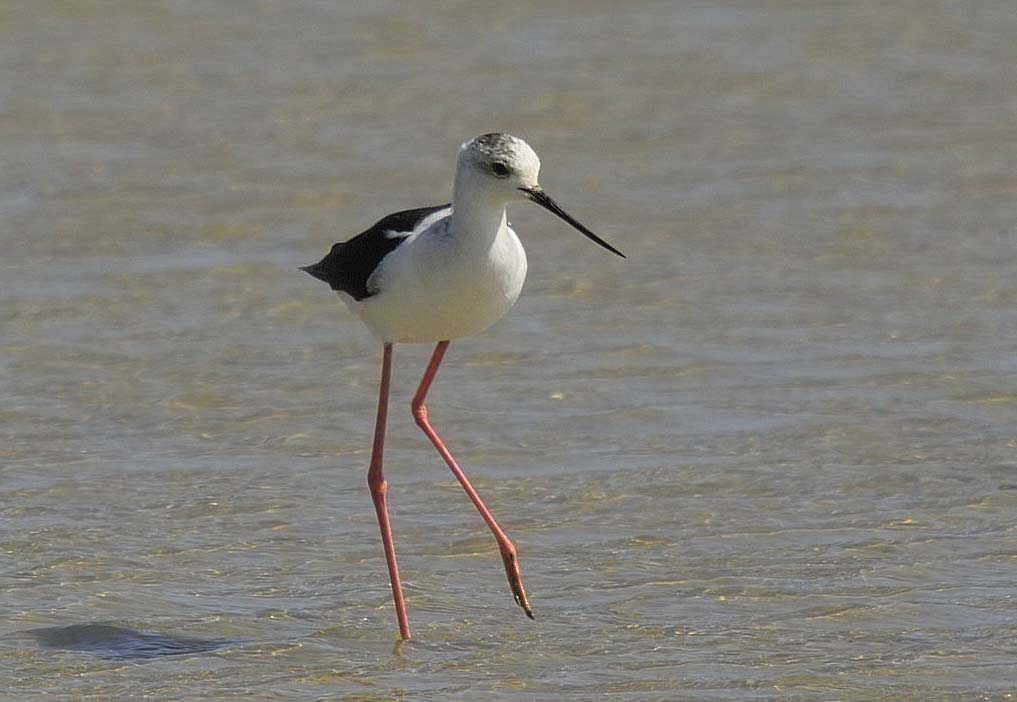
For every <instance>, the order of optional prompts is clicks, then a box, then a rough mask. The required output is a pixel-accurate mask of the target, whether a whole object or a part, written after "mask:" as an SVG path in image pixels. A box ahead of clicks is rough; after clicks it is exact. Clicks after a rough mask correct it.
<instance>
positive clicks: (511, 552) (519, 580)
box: [501, 548, 533, 619]
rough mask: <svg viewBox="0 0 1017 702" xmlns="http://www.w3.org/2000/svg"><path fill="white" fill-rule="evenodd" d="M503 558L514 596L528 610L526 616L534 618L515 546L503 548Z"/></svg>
mask: <svg viewBox="0 0 1017 702" xmlns="http://www.w3.org/2000/svg"><path fill="white" fill-rule="evenodd" d="M501 559H502V561H504V563H505V575H507V576H508V581H509V587H510V588H512V597H513V598H515V601H516V604H517V605H519V606H520V607H522V608H523V611H524V612H526V616H527V617H529V618H530V619H533V610H532V609H531V608H530V601H529V600H528V599H526V590H525V589H523V576H522V575H520V573H519V559H518V557H517V556H516V550H515V548H507V549H502V551H501Z"/></svg>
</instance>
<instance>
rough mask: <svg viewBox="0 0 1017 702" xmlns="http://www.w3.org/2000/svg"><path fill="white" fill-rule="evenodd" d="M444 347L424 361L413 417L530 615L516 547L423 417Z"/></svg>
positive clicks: (415, 397)
mask: <svg viewBox="0 0 1017 702" xmlns="http://www.w3.org/2000/svg"><path fill="white" fill-rule="evenodd" d="M446 349H448V342H447V341H439V342H438V345H437V346H436V347H435V349H434V355H432V356H431V362H430V363H428V364H427V370H426V371H424V377H423V378H422V379H421V380H420V387H419V388H417V394H416V395H414V396H413V405H412V408H413V418H414V419H415V420H416V421H417V426H419V427H420V428H421V429H422V430H423V431H424V433H425V434H427V438H428V439H430V440H431V443H432V444H434V447H435V448H436V449H438V453H440V454H441V457H442V458H444V459H445V463H446V464H448V467H449V468H450V469H451V470H452V473H453V474H454V475H455V476H456V480H458V481H459V484H460V485H462V486H463V490H465V491H466V494H467V496H469V498H470V501H472V502H473V505H474V506H475V507H476V508H477V511H478V512H480V516H481V517H483V518H484V521H485V522H487V526H488V528H489V529H490V530H491V533H492V534H494V538H495V540H497V542H498V550H500V551H501V559H502V561H504V563H505V574H506V575H507V576H508V581H509V586H510V587H511V588H512V596H513V597H515V600H516V604H518V605H519V606H520V607H522V608H523V611H524V612H526V616H528V617H529V618H530V619H533V610H531V609H530V603H529V601H528V600H527V599H526V591H525V590H524V589H523V579H522V576H521V575H520V574H519V562H518V558H517V557H516V547H515V546H514V545H513V544H512V542H511V541H509V539H508V537H507V536H505V532H504V531H502V530H501V527H499V526H498V522H496V521H495V520H494V517H493V516H491V513H490V512H489V511H488V509H487V507H485V506H484V503H483V501H482V500H481V499H480V495H478V494H477V491H476V490H474V489H473V486H472V485H470V481H469V480H468V479H467V478H466V474H465V473H463V471H462V469H461V468H459V466H458V465H456V461H455V459H454V458H452V454H451V453H449V452H448V449H447V448H445V444H443V443H442V442H441V439H440V438H438V432H436V431H435V430H434V428H433V427H432V426H431V423H430V422H429V421H427V408H426V407H425V406H424V400H425V399H426V398H427V391H428V390H430V388H431V383H433V382H434V376H435V375H437V374H438V366H439V365H441V359H442V358H443V357H444V356H445V350H446Z"/></svg>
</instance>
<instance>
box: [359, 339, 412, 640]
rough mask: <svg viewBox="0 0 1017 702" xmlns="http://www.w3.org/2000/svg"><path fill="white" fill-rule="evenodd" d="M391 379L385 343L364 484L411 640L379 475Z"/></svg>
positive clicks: (403, 628)
mask: <svg viewBox="0 0 1017 702" xmlns="http://www.w3.org/2000/svg"><path fill="white" fill-rule="evenodd" d="M391 379H392V344H391V343H387V344H385V351H384V354H383V356H382V362H381V389H380V390H379V391H378V418H377V420H376V421H375V424H374V447H373V448H372V450H371V467H370V468H368V470H367V484H368V486H369V487H370V488H371V498H372V499H373V500H374V511H375V512H377V514H378V526H379V527H380V528H381V542H382V544H383V545H384V546H385V560H386V561H387V562H388V577H389V580H391V581H392V598H393V599H394V600H395V608H396V617H398V619H399V635H400V636H401V637H402V638H403V639H404V640H405V639H408V638H410V621H409V619H408V618H407V617H406V603H405V602H404V601H403V586H402V585H401V584H400V582H399V566H398V565H397V564H396V555H395V542H394V541H393V540H392V525H391V524H390V523H389V521H388V507H387V506H386V505H385V493H386V492H388V481H386V480H385V476H384V475H383V474H382V472H381V464H382V454H383V453H384V452H385V420H386V418H387V417H388V389H389V384H390V381H391Z"/></svg>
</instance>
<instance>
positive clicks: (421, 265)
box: [343, 219, 526, 343]
mask: <svg viewBox="0 0 1017 702" xmlns="http://www.w3.org/2000/svg"><path fill="white" fill-rule="evenodd" d="M449 222H450V220H449V219H445V220H443V221H442V222H439V223H438V224H437V225H435V226H434V227H432V228H431V229H429V230H427V231H425V232H421V233H420V234H418V235H415V236H413V237H412V238H410V239H408V240H407V241H406V242H405V243H404V244H402V245H400V246H399V247H398V248H397V249H395V250H394V251H393V252H392V253H391V254H389V255H388V256H386V257H385V259H384V260H383V261H382V263H381V265H379V267H378V269H377V270H376V271H375V273H374V274H373V275H372V277H371V281H370V285H372V286H374V287H376V288H377V289H378V290H379V292H378V293H377V294H376V295H373V296H372V297H368V298H365V299H363V300H361V301H359V302H355V301H353V300H352V298H349V297H348V296H343V297H344V299H345V300H346V302H347V304H349V306H350V308H351V309H352V310H353V311H354V312H355V313H356V314H358V315H359V316H360V318H361V319H363V321H364V322H365V323H366V324H367V325H368V327H369V328H370V329H371V330H372V331H373V332H374V333H375V334H376V335H377V336H378V337H380V338H381V339H382V340H383V341H391V342H403V343H414V342H436V341H443V340H447V339H455V338H458V337H462V336H470V335H473V334H478V333H480V332H482V331H484V330H485V329H487V328H488V327H489V326H491V325H492V324H494V323H495V322H497V321H498V320H499V319H500V318H501V317H502V316H503V315H504V314H505V313H506V312H507V311H508V310H509V308H511V307H512V305H513V304H514V303H515V301H516V300H517V299H518V298H519V293H520V292H521V291H522V288H523V281H524V280H525V278H526V252H525V251H524V250H523V246H522V244H521V243H520V241H519V238H518V237H517V236H516V234H515V232H514V231H512V229H511V227H509V226H508V224H507V223H503V224H502V226H501V227H500V228H499V230H498V233H497V235H496V236H495V237H493V239H490V240H487V241H476V240H474V241H471V240H470V239H469V237H456V236H453V235H452V234H451V233H450V232H449V231H448V226H447V225H448V223H449Z"/></svg>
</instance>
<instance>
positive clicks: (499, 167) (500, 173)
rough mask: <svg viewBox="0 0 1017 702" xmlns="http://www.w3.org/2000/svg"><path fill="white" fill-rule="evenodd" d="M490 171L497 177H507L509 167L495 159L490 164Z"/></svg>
mask: <svg viewBox="0 0 1017 702" xmlns="http://www.w3.org/2000/svg"><path fill="white" fill-rule="evenodd" d="M491 172H492V173H494V175H495V176H497V177H498V178H507V177H508V174H509V167H508V166H506V165H505V164H504V163H502V162H501V161H495V162H494V163H492V164H491Z"/></svg>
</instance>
